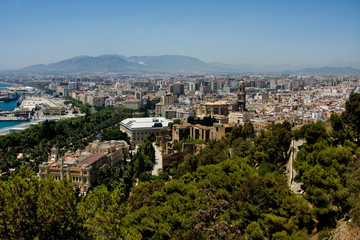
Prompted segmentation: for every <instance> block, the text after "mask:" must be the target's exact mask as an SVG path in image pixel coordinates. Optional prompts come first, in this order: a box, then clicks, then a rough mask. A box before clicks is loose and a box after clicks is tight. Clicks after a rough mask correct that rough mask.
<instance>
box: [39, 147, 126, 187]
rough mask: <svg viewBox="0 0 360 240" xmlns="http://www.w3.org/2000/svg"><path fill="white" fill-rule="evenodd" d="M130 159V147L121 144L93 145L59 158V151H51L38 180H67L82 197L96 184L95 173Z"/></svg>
mask: <svg viewBox="0 0 360 240" xmlns="http://www.w3.org/2000/svg"><path fill="white" fill-rule="evenodd" d="M124 158H125V159H127V158H129V145H128V144H127V143H126V142H125V141H123V140H117V141H115V140H112V141H105V142H101V141H99V140H98V141H95V142H92V143H90V144H89V145H88V146H87V147H86V149H85V150H83V151H81V150H80V149H78V150H77V151H76V152H75V153H73V152H71V151H69V152H67V153H66V154H65V155H64V156H62V157H60V156H59V151H58V149H57V148H56V147H55V146H54V147H53V148H52V149H51V153H50V155H49V159H48V161H47V162H43V163H42V164H41V165H40V166H39V178H40V179H42V178H49V177H52V178H53V179H54V181H60V180H61V179H64V178H67V179H68V180H70V181H71V183H72V184H73V186H74V187H75V188H79V189H80V193H85V192H86V191H87V190H88V189H89V188H90V187H91V185H92V184H93V183H94V182H95V181H96V179H97V174H98V170H99V169H100V168H101V167H102V166H103V165H104V164H108V165H109V166H110V167H112V166H115V165H117V164H119V163H120V161H122V160H123V159H124Z"/></svg>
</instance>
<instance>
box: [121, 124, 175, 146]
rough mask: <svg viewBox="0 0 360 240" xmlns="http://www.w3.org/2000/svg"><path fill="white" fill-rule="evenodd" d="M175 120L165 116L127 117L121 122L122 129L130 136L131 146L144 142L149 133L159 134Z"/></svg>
mask: <svg viewBox="0 0 360 240" xmlns="http://www.w3.org/2000/svg"><path fill="white" fill-rule="evenodd" d="M172 123H173V122H172V121H171V120H169V119H166V118H164V117H154V118H152V117H148V118H127V119H125V120H123V121H121V122H120V130H121V131H123V132H125V133H126V134H127V135H128V137H129V138H130V147H131V149H134V148H135V146H136V145H138V144H140V143H142V142H143V141H144V140H145V138H146V136H147V135H150V134H152V133H154V134H155V135H158V134H159V133H160V131H161V130H162V129H167V128H168V127H169V124H172Z"/></svg>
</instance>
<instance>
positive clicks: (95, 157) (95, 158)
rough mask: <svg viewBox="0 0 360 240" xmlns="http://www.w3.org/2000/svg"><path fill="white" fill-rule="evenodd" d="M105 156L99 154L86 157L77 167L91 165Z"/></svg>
mask: <svg viewBox="0 0 360 240" xmlns="http://www.w3.org/2000/svg"><path fill="white" fill-rule="evenodd" d="M104 156H105V154H102V153H99V154H95V155H93V156H91V157H88V158H86V159H85V160H83V161H81V162H79V165H80V164H81V165H83V164H88V165H91V164H93V163H94V162H96V161H98V160H99V159H100V158H102V157H104Z"/></svg>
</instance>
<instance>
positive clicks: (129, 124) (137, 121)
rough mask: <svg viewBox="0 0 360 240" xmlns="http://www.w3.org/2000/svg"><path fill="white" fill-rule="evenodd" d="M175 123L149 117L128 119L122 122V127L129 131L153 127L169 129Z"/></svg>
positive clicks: (162, 118)
mask: <svg viewBox="0 0 360 240" xmlns="http://www.w3.org/2000/svg"><path fill="white" fill-rule="evenodd" d="M170 123H173V121H171V120H169V119H166V118H164V117H148V118H127V119H125V120H123V121H121V123H120V125H122V126H124V127H126V128H128V129H142V128H153V127H165V128H166V127H168V126H169V124H170Z"/></svg>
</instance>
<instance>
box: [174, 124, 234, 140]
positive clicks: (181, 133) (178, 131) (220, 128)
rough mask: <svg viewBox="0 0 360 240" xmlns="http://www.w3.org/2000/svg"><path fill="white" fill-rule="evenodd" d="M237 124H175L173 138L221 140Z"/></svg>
mask: <svg viewBox="0 0 360 240" xmlns="http://www.w3.org/2000/svg"><path fill="white" fill-rule="evenodd" d="M234 127H235V124H221V123H214V125H213V126H212V127H207V126H203V125H200V124H196V125H192V124H190V123H184V124H181V125H180V124H175V125H173V127H172V140H173V141H175V140H176V141H178V142H179V141H181V140H183V139H186V138H187V137H191V138H193V139H200V140H204V141H209V140H215V141H219V140H221V138H222V137H225V135H226V133H229V132H231V130H232V129H233V128H234Z"/></svg>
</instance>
